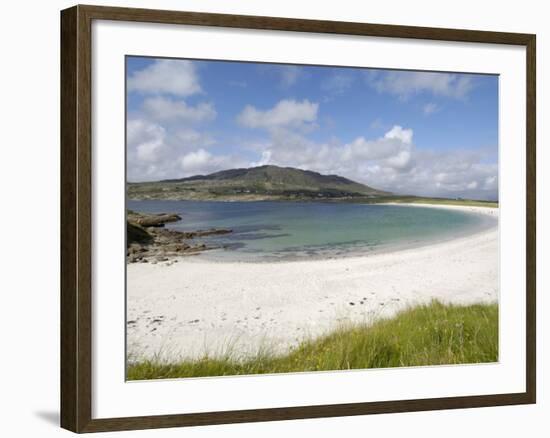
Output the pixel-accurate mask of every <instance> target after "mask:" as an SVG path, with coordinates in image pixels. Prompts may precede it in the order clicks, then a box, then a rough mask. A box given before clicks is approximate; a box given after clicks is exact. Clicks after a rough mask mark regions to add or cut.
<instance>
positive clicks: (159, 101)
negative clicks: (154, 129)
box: [142, 96, 216, 123]
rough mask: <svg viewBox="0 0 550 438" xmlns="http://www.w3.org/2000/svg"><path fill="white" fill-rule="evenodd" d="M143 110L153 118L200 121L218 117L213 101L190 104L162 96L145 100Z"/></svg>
mask: <svg viewBox="0 0 550 438" xmlns="http://www.w3.org/2000/svg"><path fill="white" fill-rule="evenodd" d="M142 108H143V110H144V111H145V112H146V113H147V115H148V116H149V117H150V118H151V119H153V120H159V121H178V122H181V121H183V122H190V123H198V122H202V121H205V120H213V119H215V118H216V110H215V109H214V106H213V105H212V104H211V103H205V102H202V103H199V104H197V105H196V106H190V105H188V104H187V103H185V102H184V101H183V100H174V99H170V98H166V97H162V96H156V97H149V98H147V99H145V100H144V101H143V105H142Z"/></svg>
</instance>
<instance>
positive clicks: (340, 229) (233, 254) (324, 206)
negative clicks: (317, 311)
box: [128, 201, 496, 261]
mask: <svg viewBox="0 0 550 438" xmlns="http://www.w3.org/2000/svg"><path fill="white" fill-rule="evenodd" d="M128 208H130V209H132V210H136V211H140V212H148V213H178V214H180V215H181V216H182V220H181V221H180V222H178V223H173V224H168V225H167V227H169V228H174V229H178V230H199V229H203V230H204V229H208V228H230V229H232V230H233V233H231V234H227V235H222V236H211V237H205V238H201V239H197V240H198V241H203V242H205V243H208V244H211V245H216V246H219V247H221V248H220V249H218V250H213V251H207V252H204V253H201V254H200V256H199V257H201V258H209V259H215V260H220V261H223V260H238V261H268V260H278V259H283V260H286V259H303V258H331V257H344V256H350V255H358V254H364V253H368V252H373V251H384V250H389V249H392V248H396V247H410V246H415V245H422V244H426V243H431V242H434V241H442V240H447V239H451V238H454V237H457V236H460V235H467V234H470V233H473V232H476V231H478V230H479V231H480V230H483V229H486V228H489V227H491V226H493V225H494V224H495V221H496V219H494V218H491V217H487V216H483V215H479V214H471V213H465V212H460V211H454V210H445V209H437V208H426V207H409V206H396V205H367V204H339V203H322V202H269V201H263V202H209V201H201V202H194V201H128Z"/></svg>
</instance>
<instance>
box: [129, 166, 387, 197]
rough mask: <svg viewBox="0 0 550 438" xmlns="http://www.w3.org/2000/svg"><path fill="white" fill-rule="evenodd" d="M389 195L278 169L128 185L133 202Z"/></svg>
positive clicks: (329, 177)
mask: <svg viewBox="0 0 550 438" xmlns="http://www.w3.org/2000/svg"><path fill="white" fill-rule="evenodd" d="M389 194H390V193H388V192H384V191H381V190H377V189H374V188H372V187H369V186H367V185H364V184H360V183H358V182H355V181H352V180H350V179H347V178H344V177H342V176H338V175H322V174H320V173H317V172H312V171H310V170H301V169H295V168H292V167H278V166H259V167H251V168H248V169H230V170H223V171H220V172H215V173H211V174H209V175H195V176H191V177H188V178H180V179H168V180H162V181H154V182H141V183H128V197H129V198H130V199H173V200H185V199H189V200H192V199H196V200H243V201H246V200H250V201H256V200H310V199H349V198H359V197H377V196H384V195H389Z"/></svg>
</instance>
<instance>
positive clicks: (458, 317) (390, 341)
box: [127, 301, 498, 380]
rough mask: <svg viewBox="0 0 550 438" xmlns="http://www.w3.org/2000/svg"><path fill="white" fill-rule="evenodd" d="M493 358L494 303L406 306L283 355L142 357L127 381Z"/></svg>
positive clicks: (129, 371)
mask: <svg viewBox="0 0 550 438" xmlns="http://www.w3.org/2000/svg"><path fill="white" fill-rule="evenodd" d="M497 360H498V305H497V304H475V305H469V306H457V305H448V304H447V305H444V304H441V303H439V302H436V301H434V302H432V303H430V304H426V305H421V306H417V307H413V308H410V309H408V310H405V311H403V312H401V313H399V314H398V315H396V316H395V317H394V318H391V319H383V320H379V321H378V322H375V323H374V324H372V325H370V326H368V325H353V326H348V327H341V328H339V329H337V330H335V331H334V332H332V333H330V334H328V335H326V336H324V337H321V338H317V339H312V340H309V341H306V342H304V343H302V344H301V345H299V346H298V347H297V348H295V349H294V350H292V351H291V352H290V353H288V354H286V355H272V354H269V353H268V352H262V353H259V354H258V355H257V356H255V357H253V358H248V359H245V360H237V359H236V358H235V357H233V356H232V355H231V354H228V355H227V356H225V357H218V358H212V357H203V358H202V359H199V360H194V361H191V360H188V361H181V362H179V363H162V362H159V361H142V362H138V363H133V364H130V365H129V366H128V369H127V378H128V380H145V379H163V378H182V377H206V376H227V375H242V374H265V373H270V374H271V373H288V372H300V371H329V370H347V369H363V368H388V367H403V366H422V365H443V364H465V363H488V362H496V361H497Z"/></svg>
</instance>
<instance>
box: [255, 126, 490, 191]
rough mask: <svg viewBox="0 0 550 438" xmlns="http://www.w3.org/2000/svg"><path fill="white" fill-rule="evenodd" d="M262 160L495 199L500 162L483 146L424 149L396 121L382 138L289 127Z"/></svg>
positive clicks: (404, 187)
mask: <svg viewBox="0 0 550 438" xmlns="http://www.w3.org/2000/svg"><path fill="white" fill-rule="evenodd" d="M270 137H271V142H268V143H267V144H265V143H264V147H263V150H262V152H261V154H262V156H261V159H260V160H259V161H258V163H253V164H254V165H259V163H261V164H276V165H281V166H293V167H298V168H301V169H308V170H314V171H317V172H321V173H326V174H330V173H335V174H338V175H342V176H345V177H347V178H350V179H353V180H356V181H359V182H362V183H365V184H368V185H371V186H373V187H376V188H380V189H384V190H389V191H392V192H395V193H400V194H416V195H427V196H449V197H457V196H461V197H472V198H482V199H485V198H497V190H498V166H497V165H496V164H494V163H492V164H490V163H484V160H485V158H486V156H485V155H484V154H483V153H482V152H479V151H468V150H455V151H426V150H421V149H418V148H416V147H415V145H414V141H413V131H412V130H411V129H404V128H402V127H401V126H397V125H396V126H394V127H392V128H391V129H390V130H388V131H387V132H386V133H385V134H384V135H383V136H382V137H380V138H377V139H366V138H364V137H358V138H356V139H354V140H353V141H351V142H349V143H346V144H342V143H340V142H338V141H336V140H335V141H333V142H329V143H316V142H313V141H311V140H309V139H307V138H306V137H304V136H303V135H301V134H299V133H296V132H291V131H288V130H276V131H273V132H271V133H270Z"/></svg>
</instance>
